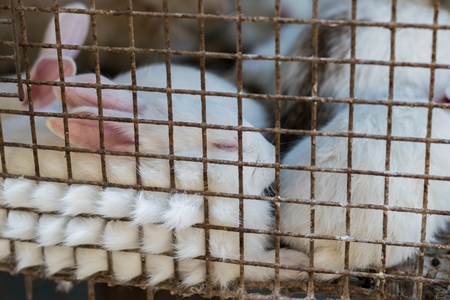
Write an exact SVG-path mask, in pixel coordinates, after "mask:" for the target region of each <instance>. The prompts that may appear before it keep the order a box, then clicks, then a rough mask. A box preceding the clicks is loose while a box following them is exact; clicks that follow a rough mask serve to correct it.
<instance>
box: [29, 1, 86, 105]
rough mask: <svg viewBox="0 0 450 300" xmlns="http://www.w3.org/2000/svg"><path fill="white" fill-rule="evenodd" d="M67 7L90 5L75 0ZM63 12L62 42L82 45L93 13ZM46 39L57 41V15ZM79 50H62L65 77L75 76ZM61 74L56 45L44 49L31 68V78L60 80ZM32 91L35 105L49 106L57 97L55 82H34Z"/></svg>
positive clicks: (46, 32)
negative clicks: (53, 84)
mask: <svg viewBox="0 0 450 300" xmlns="http://www.w3.org/2000/svg"><path fill="white" fill-rule="evenodd" d="M66 7H68V8H78V9H86V6H85V5H83V4H82V3H72V4H71V5H69V6H66ZM59 16H60V18H59V21H60V33H61V43H62V44H69V45H82V44H83V43H84V40H85V39H86V35H87V33H88V29H89V15H85V14H67V13H61V14H60V15H59ZM43 42H44V43H46V44H55V43H56V31H55V21H54V19H52V20H51V21H50V23H49V24H48V26H47V29H46V31H45V35H44V39H43ZM78 52H79V51H78V50H67V49H63V50H62V57H63V59H62V67H63V72H64V76H65V77H67V76H74V75H75V74H76V71H77V68H76V64H75V62H74V60H73V59H74V58H75V57H76V56H77V54H78ZM59 75H60V73H59V64H58V54H57V51H56V49H41V51H40V53H39V59H38V60H37V62H36V63H35V64H34V65H33V67H32V69H31V80H39V81H53V80H57V79H58V78H59V77H60V76H59ZM31 93H32V96H33V104H34V107H35V108H41V107H45V106H47V105H49V104H50V103H52V102H53V101H54V100H55V98H54V95H53V93H52V87H51V86H47V85H33V86H32V88H31ZM27 104H28V99H27V97H25V101H24V105H27Z"/></svg>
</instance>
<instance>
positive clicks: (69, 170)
mask: <svg viewBox="0 0 450 300" xmlns="http://www.w3.org/2000/svg"><path fill="white" fill-rule="evenodd" d="M53 5H54V7H55V8H57V7H58V1H57V0H53ZM54 22H55V35H56V52H57V55H58V68H59V69H58V72H59V75H60V76H61V75H62V77H61V82H64V69H63V66H62V50H61V46H60V45H61V32H60V28H59V14H58V13H56V12H55V13H54ZM65 88H66V87H65V85H64V84H61V85H60V89H61V102H62V111H63V114H64V115H65V116H64V117H63V126H64V146H65V148H66V150H65V152H66V153H65V158H66V166H67V179H69V180H70V179H72V162H71V161H72V158H71V155H70V150H69V147H70V141H69V123H68V119H67V104H66V93H65ZM30 94H31V93H30V92H29V93H28V96H29V95H30Z"/></svg>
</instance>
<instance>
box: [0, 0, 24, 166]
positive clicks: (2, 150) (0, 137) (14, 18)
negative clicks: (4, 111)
mask: <svg viewBox="0 0 450 300" xmlns="http://www.w3.org/2000/svg"><path fill="white" fill-rule="evenodd" d="M9 2H10V14H11V29H12V34H13V44H14V46H13V51H14V55H13V56H14V67H15V69H16V76H17V77H16V78H17V92H18V97H19V100H20V101H23V100H24V92H23V84H22V73H21V71H20V47H19V30H18V28H17V24H18V22H19V21H20V20H18V17H17V14H16V11H15V9H16V3H15V1H14V0H10V1H9ZM9 101H12V100H9ZM0 155H1V158H0V159H1V164H2V172H3V173H8V169H7V167H6V156H5V146H4V139H3V125H2V120H1V114H0Z"/></svg>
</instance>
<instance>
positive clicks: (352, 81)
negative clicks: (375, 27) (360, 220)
mask: <svg viewBox="0 0 450 300" xmlns="http://www.w3.org/2000/svg"><path fill="white" fill-rule="evenodd" d="M356 12H357V1H356V0H353V1H352V15H351V20H352V24H351V26H350V35H351V39H350V59H351V60H352V62H351V63H350V82H349V96H350V100H351V102H350V103H349V105H348V129H347V130H348V141H347V169H348V170H350V172H349V173H347V206H346V209H345V231H346V232H345V234H346V235H347V236H351V234H352V233H351V208H349V207H348V205H349V204H351V203H352V171H351V170H352V168H353V161H352V152H353V136H352V133H353V114H354V104H353V100H354V98H355V72H356V65H355V63H354V62H353V61H354V60H355V57H356V26H355V24H353V22H354V21H355V20H356V17H357V15H356ZM350 247H351V244H350V242H349V241H346V242H345V254H344V269H345V270H350V267H351V266H350ZM342 280H343V287H342V297H345V298H346V299H349V298H350V291H349V276H348V275H344V276H342Z"/></svg>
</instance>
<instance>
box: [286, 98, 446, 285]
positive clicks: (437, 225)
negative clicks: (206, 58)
mask: <svg viewBox="0 0 450 300" xmlns="http://www.w3.org/2000/svg"><path fill="white" fill-rule="evenodd" d="M396 100H403V98H400V99H396ZM406 100H408V101H415V102H428V99H411V98H407V99H406ZM386 120H387V107H386V106H381V105H355V108H354V120H353V131H354V132H356V133H364V134H379V135H385V134H386V126H387V123H386ZM392 122H393V123H392V135H393V136H400V137H425V136H426V128H427V109H426V108H419V107H416V108H411V107H395V106H394V107H393V117H392ZM449 124H450V115H449V112H448V111H445V110H443V109H434V110H433V122H432V137H433V138H443V139H449V138H450V134H449V131H448V130H447V127H448V125H449ZM347 130H348V111H347V110H342V111H341V112H339V114H338V115H337V116H336V117H335V118H334V119H333V120H332V121H331V122H330V123H329V124H328V125H326V126H325V127H324V128H323V131H325V132H346V131H347ZM316 145H317V146H316V147H317V148H316V166H317V167H321V168H333V169H341V168H344V169H345V168H347V145H348V139H347V138H340V137H326V136H325V137H317V138H316ZM310 151H311V145H310V140H309V139H305V140H303V141H301V142H300V143H298V144H297V145H296V146H295V147H294V148H293V149H292V150H291V151H290V152H289V153H288V154H287V156H286V157H285V158H284V160H283V163H284V164H286V165H291V166H309V165H310V155H311V154H310ZM449 153H450V146H449V145H446V144H431V147H430V159H431V161H430V174H431V175H442V176H448V175H449V172H450V154H449ZM385 155H386V141H384V140H375V139H370V138H364V139H359V138H358V139H356V138H354V139H353V147H352V167H353V169H356V170H372V171H384V170H385ZM424 166H425V145H424V143H422V142H420V143H418V142H416V143H413V142H399V141H397V142H396V141H392V142H391V156H390V172H393V173H407V174H419V175H420V174H423V172H424ZM315 174H316V178H315V182H316V185H315V186H316V188H315V199H314V200H315V203H318V202H321V201H331V202H338V203H342V204H345V203H346V202H347V199H346V198H347V175H346V174H338V173H326V172H316V173H315ZM428 188H429V193H428V208H430V209H438V210H444V211H448V210H449V209H450V205H449V203H448V201H446V199H447V198H448V195H450V183H449V182H448V181H435V180H430V182H429V187H428ZM351 192H352V199H351V202H352V203H354V204H378V205H383V203H384V178H383V177H381V176H373V175H370V176H369V175H357V174H353V175H352V191H351ZM423 193H424V182H423V180H420V179H411V178H401V177H391V178H390V179H389V206H398V207H407V208H420V207H422V203H423ZM281 196H282V197H284V198H295V199H309V198H310V173H309V172H306V171H294V170H284V169H283V170H282V172H281ZM310 214H311V212H310V206H309V205H301V204H293V203H282V204H281V228H282V230H283V231H285V232H296V233H310ZM387 217H388V225H387V226H388V227H387V240H389V241H396V242H416V243H419V242H420V233H421V218H422V216H421V215H420V214H413V213H403V212H388V214H387ZM447 219H448V218H447V217H445V216H439V215H429V216H428V217H427V228H426V229H427V230H426V241H427V242H433V240H434V236H435V234H436V233H437V232H438V231H439V230H441V229H443V228H444V226H445V223H446V221H447ZM382 220H383V212H382V211H381V210H374V209H352V210H351V229H350V232H351V237H354V238H361V239H369V240H377V239H382V224H383V221H382ZM345 224H346V218H345V208H344V207H326V206H320V205H318V206H316V208H315V230H314V233H315V234H326V235H332V236H340V237H346V230H345V228H346V225H345ZM283 240H284V241H285V242H286V243H288V244H289V245H290V246H291V247H293V248H295V249H298V250H301V251H304V252H305V253H308V252H309V239H300V238H292V237H284V238H283ZM415 252H416V249H415V248H412V247H391V246H388V247H387V253H386V266H387V267H391V266H395V265H396V264H399V263H401V262H403V261H405V260H406V259H407V258H409V257H411V256H412V255H413V254H415ZM314 258H315V260H314V266H315V267H317V268H329V269H332V270H339V269H342V268H343V266H344V242H342V241H327V240H316V242H315V250H314ZM307 259H308V258H307V257H306V255H305V260H307ZM349 263H350V268H351V269H364V268H369V267H371V268H378V267H380V265H381V246H380V245H375V244H366V243H352V244H351V247H350V259H349ZM305 276H306V275H305ZM316 277H317V278H318V279H321V280H326V279H330V278H334V277H336V275H334V276H333V275H326V274H323V275H319V274H317V275H316Z"/></svg>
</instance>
